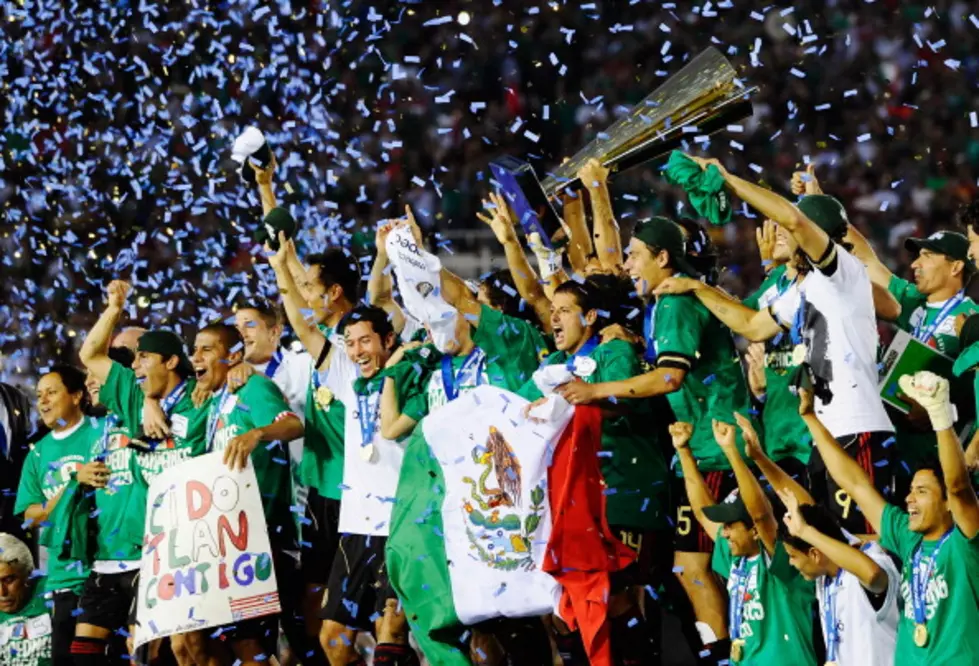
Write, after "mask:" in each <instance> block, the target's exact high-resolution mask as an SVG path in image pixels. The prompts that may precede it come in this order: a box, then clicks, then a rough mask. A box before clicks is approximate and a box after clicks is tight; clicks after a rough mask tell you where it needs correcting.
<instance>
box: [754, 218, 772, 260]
mask: <svg viewBox="0 0 979 666" xmlns="http://www.w3.org/2000/svg"><path fill="white" fill-rule="evenodd" d="M775 228H776V224H775V222H774V221H772V220H769V219H768V218H765V221H764V222H763V223H762V225H761V226H760V227H758V228H756V229H755V240H756V241H758V254H759V256H760V257H761V263H762V266H763V267H764V268H765V270H766V271H767V270H769V269H770V268H773V266H772V255H773V254H774V253H775Z"/></svg>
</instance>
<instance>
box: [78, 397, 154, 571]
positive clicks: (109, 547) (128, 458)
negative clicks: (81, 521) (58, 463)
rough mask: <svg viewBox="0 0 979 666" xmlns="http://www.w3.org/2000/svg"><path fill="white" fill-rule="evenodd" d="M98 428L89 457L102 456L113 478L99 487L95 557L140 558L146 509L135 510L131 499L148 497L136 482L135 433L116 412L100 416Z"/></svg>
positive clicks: (122, 560)
mask: <svg viewBox="0 0 979 666" xmlns="http://www.w3.org/2000/svg"><path fill="white" fill-rule="evenodd" d="M98 429H99V430H100V431H101V435H100V436H99V438H98V439H97V440H96V442H95V445H94V446H93V447H92V450H91V452H90V454H89V457H88V459H89V460H101V461H103V462H104V463H105V464H106V466H107V467H108V468H109V481H108V483H107V484H106V486H105V488H98V489H96V490H95V507H96V509H97V511H96V520H97V524H98V531H97V533H98V538H97V540H96V541H97V547H96V553H95V559H96V561H99V562H116V561H118V562H133V561H139V560H140V558H141V557H142V546H143V528H144V525H143V518H144V511H142V510H139V511H137V510H134V509H133V507H132V506H131V503H132V502H133V501H134V500H133V498H134V497H136V498H137V500H136V501H142V500H145V497H144V496H143V495H142V494H140V492H139V489H138V488H137V486H136V484H135V483H134V482H133V481H134V479H133V477H134V474H133V471H134V469H135V455H134V452H133V449H131V448H130V447H129V442H130V441H131V440H132V438H133V433H132V432H130V430H129V428H127V427H126V426H125V425H124V424H123V423H122V422H121V420H120V419H119V418H118V417H116V416H115V415H113V414H110V415H109V416H107V417H106V418H103V419H100V420H99V422H98ZM140 498H142V500H141V499H140ZM144 507H145V502H144Z"/></svg>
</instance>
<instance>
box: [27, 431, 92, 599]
mask: <svg viewBox="0 0 979 666" xmlns="http://www.w3.org/2000/svg"><path fill="white" fill-rule="evenodd" d="M101 437H102V431H101V430H99V429H97V428H94V427H93V426H92V422H91V421H90V420H89V419H87V418H82V420H81V423H79V424H78V425H77V426H76V427H75V429H74V430H72V431H71V432H70V434H68V435H67V436H65V437H62V438H58V437H55V434H54V433H53V432H49V433H48V434H47V435H45V436H44V438H43V439H42V440H41V441H40V442H38V443H37V444H35V445H34V448H33V449H31V452H30V453H29V454H28V455H27V460H26V461H25V462H24V470H23V471H22V472H21V475H20V485H19V486H18V487H17V502H16V504H15V506H14V513H23V512H24V511H26V510H27V508H28V507H29V506H31V505H32V504H45V503H46V502H48V501H49V500H51V498H53V497H54V496H55V495H57V494H58V493H59V492H61V491H62V490H64V492H63V493H62V495H61V497H60V498H59V499H58V502H57V504H55V506H54V509H53V510H52V511H51V513H50V515H49V516H48V519H47V521H45V522H44V523H41V527H42V531H41V543H42V544H43V545H44V546H46V547H47V548H48V572H47V573H48V580H47V585H48V590H49V591H55V590H65V589H70V590H76V591H77V590H80V589H81V587H82V585H83V584H84V583H85V579H86V578H88V572H89V566H88V565H89V563H88V562H83V561H82V560H79V559H72V558H70V557H62V555H63V550H65V549H64V546H65V544H64V543H62V542H61V540H62V539H61V537H54V535H55V534H59V535H62V536H63V535H65V534H67V533H70V529H69V528H68V525H67V524H68V523H69V522H70V521H71V514H72V511H71V507H72V501H73V499H74V500H77V499H78V498H77V497H73V495H74V494H75V493H80V492H81V490H80V488H81V486H79V485H78V482H77V481H76V480H75V478H74V475H75V473H76V472H77V471H78V469H79V468H80V467H81V466H82V465H83V464H85V462H86V461H88V456H89V453H90V452H91V450H92V447H93V446H94V445H95V444H96V443H97V442H98V441H99V440H100V439H101Z"/></svg>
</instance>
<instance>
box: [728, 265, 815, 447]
mask: <svg viewBox="0 0 979 666" xmlns="http://www.w3.org/2000/svg"><path fill="white" fill-rule="evenodd" d="M794 287H795V282H794V281H793V280H789V279H788V278H787V277H785V265H784V264H783V265H782V266H779V267H778V268H776V269H775V270H773V271H772V272H771V273H769V274H768V276H767V277H766V278H765V281H764V282H762V283H761V286H760V287H758V289H757V290H756V291H755V292H754V293H753V294H751V295H750V296H748V297H747V298H746V299H744V304H745V305H747V306H748V307H749V308H751V309H752V310H765V309H767V308H768V306H769V305H771V304H772V303H774V302H775V300H776V299H777V298H778V297H779V296H781V295H782V294H784V293H785V292H786V291H788V290H789V289H791V288H794ZM800 344H801V343H800ZM796 346H797V345H795V344H793V342H792V336H791V335H789V334H788V333H786V332H784V331H782V332H780V333H779V334H778V335H776V336H775V337H774V338H772V339H771V340H768V341H766V342H765V385H766V388H765V397H764V401H763V403H762V406H761V422H762V429H763V431H764V440H765V450H766V452H767V453H768V457H769V458H771V459H772V460H775V461H779V460H782V459H784V458H789V457H791V458H795V459H796V460H799V461H801V462H803V463H807V464H808V462H809V455H810V454H811V453H812V437H811V436H810V434H809V428H807V427H806V424H805V422H804V421H803V420H802V417H801V416H799V398H798V397H796V395H795V393H793V392H792V390H791V388H790V381H789V378H790V377H791V376H792V373H793V372H794V371H795V369H796V368H797V367H798V365H797V364H796V358H797V357H796V354H795V353H794V352H795V351H796Z"/></svg>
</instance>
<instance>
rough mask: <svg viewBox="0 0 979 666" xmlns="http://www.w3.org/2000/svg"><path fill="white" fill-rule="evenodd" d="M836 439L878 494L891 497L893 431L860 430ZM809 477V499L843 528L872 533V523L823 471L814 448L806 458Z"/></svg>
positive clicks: (892, 486)
mask: <svg viewBox="0 0 979 666" xmlns="http://www.w3.org/2000/svg"><path fill="white" fill-rule="evenodd" d="M836 441H837V442H839V444H840V446H842V447H843V450H844V451H846V452H847V453H848V454H849V455H850V457H851V458H853V459H854V460H856V461H857V462H858V463H859V464H860V467H861V468H862V469H863V470H864V471H865V472H866V473H867V475H868V476H870V480H871V481H872V482H873V484H874V487H875V488H876V489H877V491H878V492H879V493H880V494H881V495H883V496H884V497H885V498H893V497H894V462H895V460H894V456H895V447H894V433H892V432H862V433H857V434H855V435H847V436H846V437H838V438H837V439H836ZM885 444H887V446H884V445H885ZM809 481H810V490H809V492H810V493H811V494H812V497H813V499H815V500H816V503H817V504H822V505H823V506H825V507H826V508H827V509H829V510H830V511H831V512H832V513H833V515H835V516H836V517H837V519H839V521H840V525H841V527H843V529H845V530H846V531H848V532H850V533H851V534H873V533H874V529H873V527H871V526H870V523H869V522H867V520H866V518H864V516H863V514H862V513H861V512H860V510H859V509H858V508H857V505H856V504H854V503H853V500H852V499H851V498H850V496H849V495H848V494H847V493H846V492H844V491H843V490H842V489H841V488H840V487H839V486H838V485H837V484H836V481H834V480H833V477H832V476H830V475H829V474H828V473H827V472H826V466H825V465H824V464H823V459H822V456H820V455H819V450H818V449H814V450H813V452H812V457H811V458H810V459H809Z"/></svg>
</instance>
